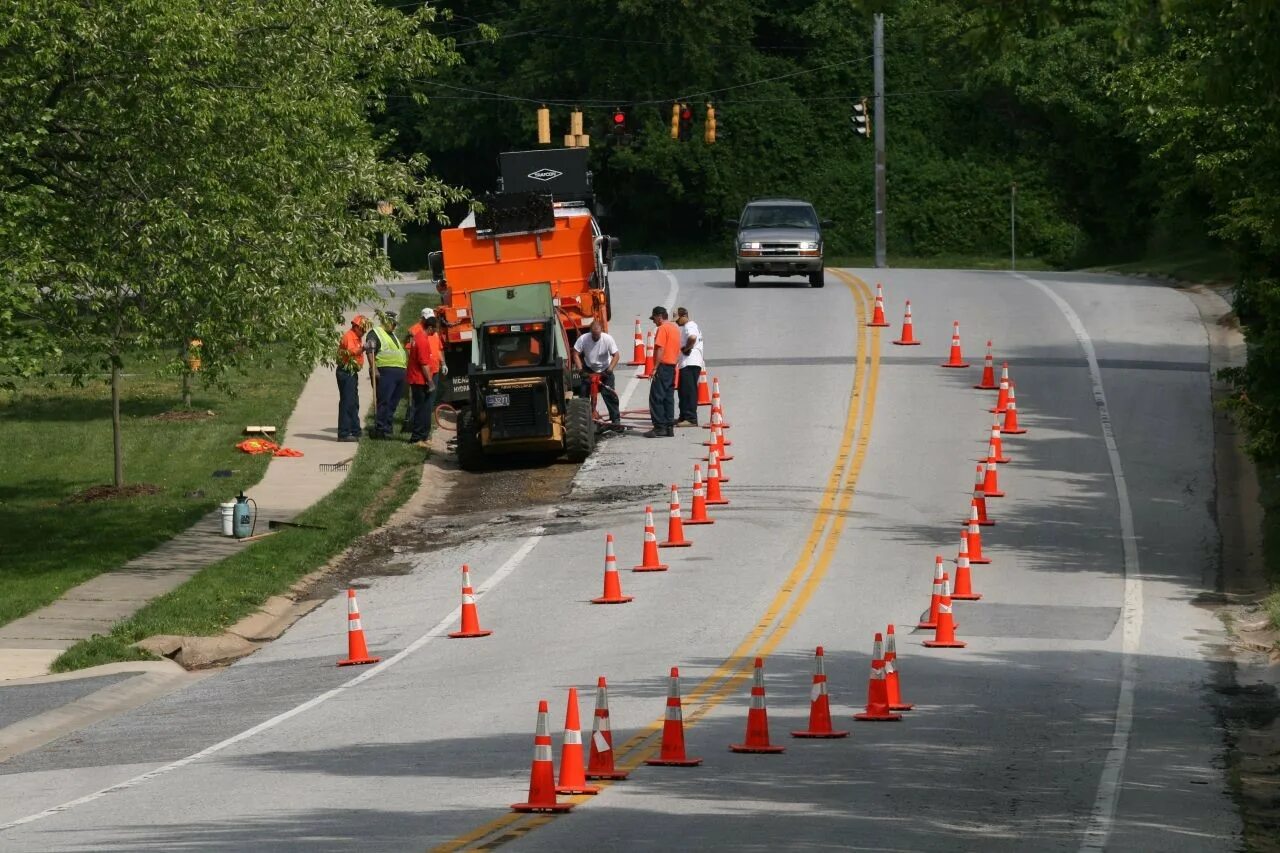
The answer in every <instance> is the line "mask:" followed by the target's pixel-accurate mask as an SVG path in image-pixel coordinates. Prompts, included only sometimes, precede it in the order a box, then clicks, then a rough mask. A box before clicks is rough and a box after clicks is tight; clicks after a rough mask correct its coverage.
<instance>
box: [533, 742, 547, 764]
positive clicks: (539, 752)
mask: <svg viewBox="0 0 1280 853" xmlns="http://www.w3.org/2000/svg"><path fill="white" fill-rule="evenodd" d="M533 760H534V761H550V760H551V744H549V743H540V744H538V745H537V746H535V747H534V748H533Z"/></svg>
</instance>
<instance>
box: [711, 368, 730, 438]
mask: <svg viewBox="0 0 1280 853" xmlns="http://www.w3.org/2000/svg"><path fill="white" fill-rule="evenodd" d="M711 402H712V403H713V404H718V405H715V406H714V407H715V408H718V409H720V429H728V428H729V418H728V417H727V416H726V415H725V413H724V397H722V396H721V395H720V377H718V376H713V377H711ZM708 426H710V424H708Z"/></svg>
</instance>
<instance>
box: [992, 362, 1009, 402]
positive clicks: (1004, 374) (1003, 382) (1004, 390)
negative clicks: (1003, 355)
mask: <svg viewBox="0 0 1280 853" xmlns="http://www.w3.org/2000/svg"><path fill="white" fill-rule="evenodd" d="M1009 385H1010V379H1009V362H1007V361H1006V362H1004V364H1002V365H1001V366H1000V394H999V395H998V396H997V397H996V404H995V405H994V406H992V407H991V408H990V409H988V410H987V411H989V412H995V413H996V414H997V415H1003V414H1004V410H1005V407H1006V406H1008V405H1009Z"/></svg>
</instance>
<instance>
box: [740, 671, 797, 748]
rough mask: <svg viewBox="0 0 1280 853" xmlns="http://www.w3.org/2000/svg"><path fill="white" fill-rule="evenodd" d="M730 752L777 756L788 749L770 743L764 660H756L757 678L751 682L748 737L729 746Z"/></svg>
mask: <svg viewBox="0 0 1280 853" xmlns="http://www.w3.org/2000/svg"><path fill="white" fill-rule="evenodd" d="M729 751H730V752H756V753H764V754H769V755H776V754H777V753H779V752H785V751H786V747H784V746H775V745H774V744H771V743H769V711H768V710H767V709H766V708H765V706H764V658H756V666H755V676H754V678H753V679H752V682H751V707H750V709H748V710H747V736H746V738H745V739H744V740H743V742H742V743H734V744H730V745H729Z"/></svg>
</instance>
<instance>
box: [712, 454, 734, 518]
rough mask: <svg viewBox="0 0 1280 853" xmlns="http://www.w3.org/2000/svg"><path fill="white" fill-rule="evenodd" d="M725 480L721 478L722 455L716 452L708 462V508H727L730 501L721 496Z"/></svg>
mask: <svg viewBox="0 0 1280 853" xmlns="http://www.w3.org/2000/svg"><path fill="white" fill-rule="evenodd" d="M723 482H724V478H723V477H721V476H720V454H719V453H716V452H715V451H714V450H712V451H711V453H710V459H709V461H708V462H707V506H726V505H728V503H729V499H728V498H726V497H725V496H724V495H722V494H720V484H721V483H723Z"/></svg>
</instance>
